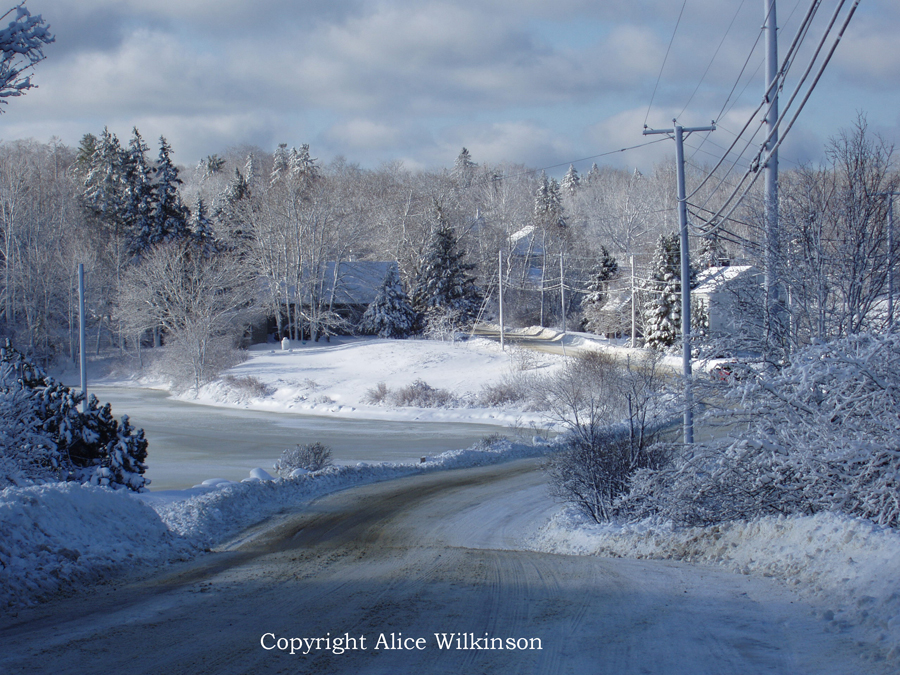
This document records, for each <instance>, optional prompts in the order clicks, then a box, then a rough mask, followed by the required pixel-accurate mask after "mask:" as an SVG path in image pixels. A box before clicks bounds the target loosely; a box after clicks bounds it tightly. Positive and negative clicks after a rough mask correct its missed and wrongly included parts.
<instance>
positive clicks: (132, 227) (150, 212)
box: [124, 127, 156, 255]
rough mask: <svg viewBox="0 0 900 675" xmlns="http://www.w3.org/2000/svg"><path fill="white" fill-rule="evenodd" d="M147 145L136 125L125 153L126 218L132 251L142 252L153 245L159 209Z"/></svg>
mask: <svg viewBox="0 0 900 675" xmlns="http://www.w3.org/2000/svg"><path fill="white" fill-rule="evenodd" d="M147 150H148V147H147V144H146V143H144V139H143V138H141V135H140V133H139V132H138V130H137V127H135V128H134V129H133V131H132V136H131V141H130V142H129V144H128V151H127V152H126V154H125V163H124V164H125V183H126V188H125V205H124V219H125V228H126V231H127V233H128V238H129V244H128V253H129V254H130V255H140V254H141V253H143V252H145V251H146V249H147V246H148V245H149V239H150V234H151V230H152V228H153V220H154V216H155V211H156V195H155V190H154V187H153V178H152V170H151V168H150V165H149V164H148V163H147V154H146V153H147Z"/></svg>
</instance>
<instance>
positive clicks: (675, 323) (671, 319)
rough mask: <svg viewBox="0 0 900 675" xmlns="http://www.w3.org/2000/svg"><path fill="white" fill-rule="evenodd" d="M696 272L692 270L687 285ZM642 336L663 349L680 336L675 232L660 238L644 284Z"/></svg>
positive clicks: (691, 282)
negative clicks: (645, 296) (647, 278)
mask: <svg viewBox="0 0 900 675" xmlns="http://www.w3.org/2000/svg"><path fill="white" fill-rule="evenodd" d="M694 276H695V273H694V270H693V269H691V279H690V281H689V283H690V284H691V285H693V279H694ZM644 290H645V292H646V293H647V295H648V299H647V302H646V303H645V305H644V336H645V339H646V343H647V346H648V347H651V348H652V349H666V348H668V347H671V346H672V345H674V344H675V343H676V341H677V340H678V339H679V338H680V337H681V244H680V240H679V237H678V234H677V233H672V234H670V235H660V237H659V241H658V242H657V244H656V257H655V258H654V261H653V267H652V269H651V271H650V279H649V280H648V281H647V282H646V284H645V285H644Z"/></svg>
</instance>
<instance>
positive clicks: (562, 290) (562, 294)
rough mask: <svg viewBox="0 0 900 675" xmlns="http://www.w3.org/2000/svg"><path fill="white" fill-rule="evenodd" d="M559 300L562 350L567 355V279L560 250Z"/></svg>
mask: <svg viewBox="0 0 900 675" xmlns="http://www.w3.org/2000/svg"><path fill="white" fill-rule="evenodd" d="M559 302H560V305H562V307H561V310H562V332H563V334H562V350H563V356H566V280H565V275H564V274H563V254H562V251H560V252H559Z"/></svg>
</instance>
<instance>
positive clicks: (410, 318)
mask: <svg viewBox="0 0 900 675" xmlns="http://www.w3.org/2000/svg"><path fill="white" fill-rule="evenodd" d="M397 270H398V268H397V266H396V265H391V266H390V267H389V268H388V272H387V274H386V275H385V277H384V281H383V282H382V284H381V288H380V289H379V290H378V295H377V296H376V298H375V300H373V301H372V303H371V304H370V305H369V306H368V307H367V308H366V312H365V314H363V317H362V321H360V324H359V330H360V332H361V333H363V334H364V335H377V336H378V337H382V338H405V337H408V336H409V335H411V334H412V333H413V331H414V330H415V328H416V324H417V323H418V320H419V315H418V314H417V312H416V310H414V309H413V307H412V305H411V304H410V301H409V297H408V296H407V295H406V291H404V290H403V282H402V281H401V280H400V274H399V272H398V271H397Z"/></svg>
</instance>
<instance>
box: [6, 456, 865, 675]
mask: <svg viewBox="0 0 900 675" xmlns="http://www.w3.org/2000/svg"><path fill="white" fill-rule="evenodd" d="M537 465H538V462H537V460H521V461H516V462H511V463H508V464H503V465H499V466H492V467H484V468H475V469H465V470H457V471H448V472H438V473H433V474H428V475H420V476H414V477H410V478H404V479H400V480H395V481H390V482H387V483H380V484H376V485H370V486H365V487H361V488H356V489H353V490H347V491H344V492H341V493H337V494H333V495H330V496H328V497H325V498H323V499H320V500H318V501H317V502H314V503H313V504H312V505H311V507H309V508H308V509H306V510H305V511H304V512H303V513H295V514H285V515H282V516H280V517H279V518H278V519H277V520H276V521H274V522H269V523H268V524H267V526H265V527H262V526H261V527H259V528H257V529H255V530H251V531H250V532H247V533H245V534H244V535H243V536H242V537H241V538H240V539H239V540H238V541H235V542H232V544H231V545H230V546H228V547H226V550H223V551H219V552H216V553H214V554H212V555H208V556H205V557H203V558H201V559H199V560H197V561H194V562H192V563H187V564H184V565H180V566H177V567H175V568H173V569H172V570H169V571H167V572H164V573H163V574H161V575H158V576H155V577H153V578H150V579H143V580H133V581H131V582H129V583H124V582H123V583H121V584H117V587H115V588H114V587H112V586H104V587H101V588H99V589H97V592H96V594H95V595H93V596H90V597H85V596H81V597H77V598H72V599H70V600H65V601H59V602H56V603H51V604H47V605H43V606H39V607H36V608H32V609H28V610H21V611H20V612H19V614H18V616H15V617H13V616H7V617H4V618H3V619H2V621H0V645H2V650H0V653H2V656H0V671H2V672H4V673H25V672H27V673H38V672H47V673H50V672H54V673H101V672H129V673H167V674H174V673H269V672H272V673H275V672H284V673H288V672H290V673H392V674H394V673H415V674H417V675H424V674H431V673H454V674H458V673H660V674H666V675H674V674H678V673H685V674H687V673H690V674H692V675H697V674H700V673H717V674H723V673H747V674H748V675H749V674H752V675H758V674H759V673H785V674H788V673H789V674H790V675H799V674H802V673H810V674H812V673H815V674H817V675H822V674H828V673H867V672H878V671H877V670H872V664H867V663H865V662H863V661H860V660H858V659H857V656H856V654H855V651H854V649H855V648H854V647H853V645H852V644H851V643H849V641H847V640H845V639H844V638H842V637H841V636H839V635H835V634H831V633H826V632H824V631H823V630H822V628H823V625H822V622H820V621H818V620H815V619H813V618H812V617H811V616H810V615H809V612H808V610H807V609H806V608H805V607H803V606H802V605H801V604H800V603H799V602H798V601H797V600H796V598H795V597H794V596H792V595H791V594H789V593H788V592H787V591H785V590H783V589H782V588H780V587H778V586H776V585H774V584H773V583H770V582H768V581H767V580H763V579H754V578H751V577H745V576H741V575H736V574H732V573H728V572H724V571H720V570H718V569H711V568H706V567H701V566H691V565H685V564H679V563H669V562H652V561H633V560H623V559H602V558H593V557H580V556H563V555H553V554H545V553H536V552H532V551H525V550H516V549H517V548H520V547H523V545H524V544H525V540H526V539H527V537H528V535H529V534H530V533H531V532H533V531H534V529H535V528H536V527H538V526H539V525H540V524H542V523H543V522H544V521H545V520H546V517H547V516H548V515H549V513H550V512H552V511H553V510H554V509H555V506H554V505H553V504H552V502H550V501H549V500H548V499H547V497H546V494H545V484H544V479H543V476H542V475H541V473H540V471H538V470H537ZM792 603H793V604H792ZM400 633H402V635H400ZM436 633H437V634H447V635H448V636H449V634H450V633H455V634H457V636H459V634H466V635H467V637H466V638H465V640H468V644H471V641H472V639H475V640H477V641H478V642H476V645H478V646H484V645H487V644H494V645H496V644H498V643H496V642H494V643H488V642H487V641H485V640H484V638H485V637H488V638H502V644H504V645H509V644H514V645H516V646H519V645H527V646H528V648H527V649H502V650H500V649H493V650H486V649H465V648H457V647H458V646H461V647H465V646H466V644H467V643H466V641H465V640H464V641H461V642H456V640H455V638H454V640H453V642H452V648H450V649H441V648H440V647H439V644H438V638H437V637H436V636H435V634H436ZM392 634H393V635H392ZM485 634H487V636H486V635H485ZM345 636H346V637H350V638H355V641H353V642H350V643H348V645H352V646H353V648H352V649H349V650H348V651H344V652H343V653H335V652H337V651H339V650H338V649H335V648H334V647H335V644H334V643H332V642H328V641H327V640H325V639H324V638H329V639H330V638H337V637H341V638H343V637H345ZM363 637H365V638H366V639H365V641H364V642H363V641H361V638H363ZM302 638H323V639H321V640H318V641H315V640H308V641H303V640H302ZM408 638H413V639H412V640H409V639H408ZM419 638H421V640H419ZM507 638H511V639H512V640H513V642H512V643H510V642H509V641H508V640H507ZM292 639H294V642H293V644H294V646H295V652H296V653H294V654H293V655H292V654H290V653H289V651H290V645H291V644H292V643H291V640H292ZM538 642H539V644H540V647H541V649H536V648H531V647H536V646H537V645H538ZM279 645H281V646H284V647H285V648H286V649H280V648H279ZM310 645H311V647H310ZM392 645H393V646H397V645H400V646H403V647H406V648H404V649H389V648H385V647H386V646H387V647H390V646H392ZM420 647H421V648H420ZM303 651H307V652H308V653H307V654H305V655H304V654H303V653H302V652H303Z"/></svg>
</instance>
